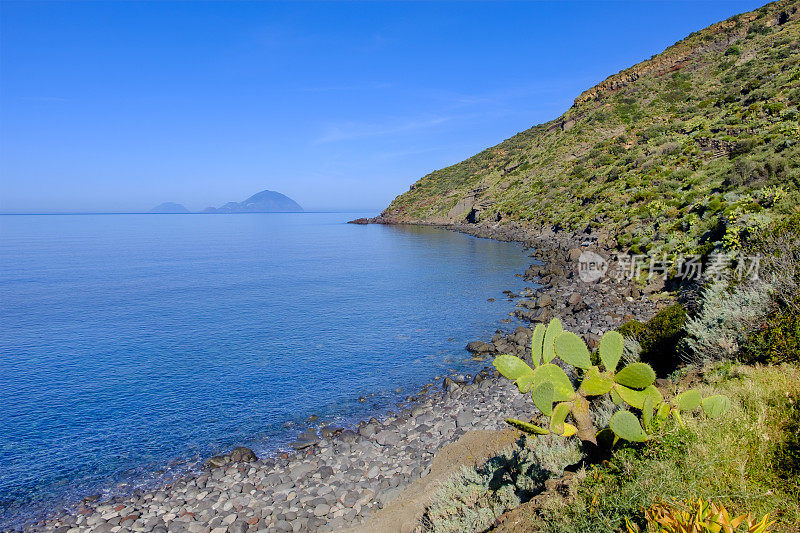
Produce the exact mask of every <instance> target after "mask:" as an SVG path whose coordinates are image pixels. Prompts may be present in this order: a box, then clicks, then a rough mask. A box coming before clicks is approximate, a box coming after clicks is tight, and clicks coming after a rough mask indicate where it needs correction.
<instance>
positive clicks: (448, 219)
mask: <svg viewBox="0 0 800 533" xmlns="http://www.w3.org/2000/svg"><path fill="white" fill-rule="evenodd" d="M798 105H800V0H791V1H788V0H787V1H780V2H775V3H771V4H768V5H766V6H764V7H762V8H761V9H758V10H756V11H753V12H751V13H745V14H741V15H737V16H735V17H732V18H730V19H728V20H725V21H723V22H719V23H717V24H714V25H712V26H710V27H708V28H706V29H704V30H702V31H699V32H696V33H693V34H692V35H689V36H688V37H686V38H685V39H683V40H682V41H680V42H678V43H676V44H674V45H673V46H671V47H669V48H668V49H667V50H665V51H664V52H663V53H661V54H659V55H657V56H654V57H653V58H651V59H650V60H647V61H644V62H642V63H639V64H637V65H635V66H633V67H631V68H629V69H627V70H624V71H622V72H620V73H618V74H615V75H614V76H611V77H610V78H608V79H607V80H605V81H604V82H602V83H600V84H599V85H597V86H595V87H593V88H591V89H589V90H587V91H585V92H584V93H583V94H581V95H580V96H578V98H577V99H576V100H575V104H574V105H573V106H572V107H571V108H570V109H569V110H568V111H567V112H566V113H564V115H562V116H561V117H559V118H557V119H555V120H553V121H551V122H548V123H546V124H541V125H538V126H534V127H533V128H531V129H529V130H527V131H524V132H522V133H519V134H517V135H515V136H513V137H511V138H510V139H508V140H506V141H503V142H502V143H500V144H498V145H497V146H494V147H492V148H489V149H487V150H484V151H483V152H481V153H479V154H477V155H475V156H473V157H471V158H469V159H467V160H466V161H463V162H461V163H458V164H456V165H453V166H450V167H447V168H444V169H442V170H437V171H435V172H432V173H430V174H428V175H427V176H425V177H423V178H422V179H420V180H419V181H417V182H416V183H415V184H414V185H412V187H411V189H410V190H409V191H408V192H406V193H404V194H402V195H400V196H398V197H397V198H396V199H395V200H394V201H393V202H392V204H391V205H390V206H389V207H388V208H387V209H386V210H385V211H384V212H383V213H382V214H381V216H380V217H379V220H380V221H383V222H389V223H392V222H422V223H444V224H449V223H462V222H466V223H496V222H497V221H500V222H507V221H510V220H521V221H526V222H529V223H531V224H533V225H537V226H538V225H542V226H545V225H546V226H550V225H553V226H560V227H563V228H565V229H584V228H586V227H587V226H591V227H592V228H603V231H605V232H608V234H609V235H610V236H612V237H613V239H612V244H614V240H615V241H616V246H618V247H619V248H623V249H630V250H632V251H634V252H636V253H640V252H645V251H654V250H659V249H662V248H664V249H665V250H666V249H669V251H670V252H676V253H679V252H692V251H695V249H696V248H697V246H698V245H701V247H702V248H703V249H705V250H707V249H709V248H710V247H711V246H712V245H716V244H720V243H724V246H725V247H726V248H728V249H735V248H736V247H737V246H738V242H739V239H741V238H742V237H744V236H745V234H746V233H747V232H756V231H758V229H759V228H762V227H764V226H765V225H766V224H768V223H769V222H770V221H771V220H773V219H775V218H777V217H779V216H783V215H785V214H788V213H794V212H797V211H798V210H799V209H800V207H798V204H800V193H799V192H798V185H799V184H800V145H799V144H798V141H800V130H799V129H798V120H800V112H798ZM712 243H715V244H712Z"/></svg>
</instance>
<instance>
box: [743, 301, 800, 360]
mask: <svg viewBox="0 0 800 533" xmlns="http://www.w3.org/2000/svg"><path fill="white" fill-rule="evenodd" d="M741 359H742V361H745V362H748V363H756V362H760V363H768V364H778V363H800V315H798V314H797V313H796V312H795V311H793V310H787V311H785V312H782V313H781V312H776V313H773V314H772V315H771V316H770V317H769V318H768V319H767V321H766V323H765V324H764V325H763V326H762V327H761V328H760V329H758V330H757V331H755V332H754V333H752V334H751V335H750V336H749V337H748V339H747V342H746V343H745V345H744V346H743V347H742V354H741Z"/></svg>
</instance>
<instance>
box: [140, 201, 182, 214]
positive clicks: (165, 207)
mask: <svg viewBox="0 0 800 533" xmlns="http://www.w3.org/2000/svg"><path fill="white" fill-rule="evenodd" d="M148 213H191V211H189V210H188V209H186V208H185V207H184V206H182V205H181V204H176V203H175V202H164V203H163V204H159V205H157V206H155V207H154V208H153V209H151V210H150V211H148Z"/></svg>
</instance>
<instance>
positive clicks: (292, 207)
mask: <svg viewBox="0 0 800 533" xmlns="http://www.w3.org/2000/svg"><path fill="white" fill-rule="evenodd" d="M302 212H303V208H302V207H300V204H298V203H297V202H295V201H294V200H292V199H291V198H289V197H288V196H286V195H285V194H281V193H279V192H275V191H261V192H259V193H256V194H254V195H253V196H251V197H250V198H248V199H247V200H245V201H243V202H228V203H227V204H225V205H223V206H220V207H206V208H205V209H203V210H202V211H201V213H302ZM148 213H191V211H189V210H188V209H186V207H184V206H183V205H181V204H178V203H175V202H164V203H163V204H159V205H157V206H155V207H154V208H153V209H151V210H150V211H148Z"/></svg>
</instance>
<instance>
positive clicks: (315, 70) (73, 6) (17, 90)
mask: <svg viewBox="0 0 800 533" xmlns="http://www.w3.org/2000/svg"><path fill="white" fill-rule="evenodd" d="M761 4H762V2H753V1H734V0H731V1H711V2H709V1H682V2H651V1H636V2H622V1H617V2H604V3H601V2H578V3H575V2H507V3H505V2H503V3H499V2H492V3H489V2H486V3H484V2H444V3H437V2H413V3H404V2H366V3H349V2H348V3H345V2H324V3H311V2H292V3H273V2H241V3H239V2H221V1H219V2H188V1H184V2H144V1H140V2H104V1H95V2H78V1H68V2H41V1H31V2H12V1H7V0H3V1H0V150H1V151H0V211H5V212H23V211H27V212H59V211H62V212H63V211H69V212H74V211H141V210H147V209H149V208H151V207H152V206H154V205H156V204H158V203H161V202H164V201H174V202H180V203H183V204H184V205H186V206H187V207H188V208H189V209H192V210H200V209H202V208H204V207H206V206H209V205H220V204H223V203H225V202H227V201H239V200H243V199H244V198H246V197H247V196H249V195H251V194H253V193H255V192H257V191H259V190H262V189H273V190H277V191H280V192H283V193H285V194H287V195H289V196H291V197H292V198H294V199H295V200H297V201H298V202H299V203H300V204H301V205H303V206H304V207H305V208H306V209H311V210H348V209H359V210H360V209H374V210H377V209H380V208H382V207H385V206H386V205H387V204H388V203H389V202H390V201H391V200H392V199H393V198H394V197H395V196H396V195H397V194H400V193H401V192H403V191H405V190H407V188H408V186H409V185H410V184H411V183H413V182H414V181H415V180H416V179H417V178H419V177H420V176H422V175H424V174H426V173H428V172H430V171H432V170H435V169H437V168H442V167H445V166H448V165H450V164H453V163H456V162H458V161H460V160H462V159H464V158H466V157H469V156H470V155H472V154H474V153H476V152H478V151H480V150H481V149H483V148H486V147H488V146H491V145H494V144H497V143H498V142H500V141H502V140H503V139H506V138H508V137H510V136H512V135H513V134H515V133H517V132H519V131H522V130H525V129H527V128H529V127H530V126H532V125H534V124H537V123H541V122H545V121H547V120H550V119H552V118H555V117H557V116H558V115H560V114H561V113H563V112H564V111H565V110H566V109H567V108H569V106H570V105H571V104H572V100H573V99H574V97H575V96H577V95H578V94H579V93H580V92H581V91H582V90H584V89H586V88H588V87H590V86H592V85H594V84H595V83H597V82H599V81H601V80H603V79H604V78H606V77H607V76H608V75H610V74H613V73H615V72H617V71H619V70H621V69H623V68H626V67H628V66H630V65H631V64H633V63H636V62H638V61H641V60H643V59H646V58H649V57H650V56H651V55H653V54H656V53H658V52H660V51H662V50H663V49H664V48H665V47H667V46H669V45H670V44H672V43H674V42H675V41H677V40H680V39H681V38H683V37H684V36H685V35H687V34H689V33H691V32H692V31H696V30H698V29H701V28H703V27H705V26H707V25H709V24H711V23H713V22H716V21H718V20H721V19H724V18H727V17H729V16H731V15H733V14H736V13H739V12H743V11H749V10H751V9H754V8H757V7H758V6H760V5H761Z"/></svg>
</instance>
